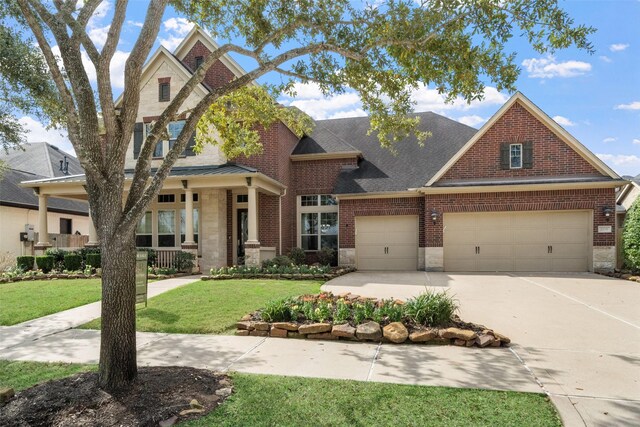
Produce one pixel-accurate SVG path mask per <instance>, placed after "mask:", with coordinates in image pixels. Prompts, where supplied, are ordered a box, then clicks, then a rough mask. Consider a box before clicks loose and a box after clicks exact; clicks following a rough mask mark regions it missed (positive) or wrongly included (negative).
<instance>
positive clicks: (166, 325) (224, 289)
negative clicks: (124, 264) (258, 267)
mask: <svg viewBox="0 0 640 427" xmlns="http://www.w3.org/2000/svg"><path fill="white" fill-rule="evenodd" d="M321 285H322V282H321V281H305V280H302V281H295V280H218V281H199V282H195V283H191V284H189V285H186V286H182V287H180V288H177V289H174V290H171V291H169V292H165V293H163V294H161V295H158V296H157V297H154V298H151V299H150V300H149V303H148V306H147V307H146V308H139V309H138V311H137V317H136V324H137V330H138V331H143V332H168V333H182V334H232V333H233V332H234V331H235V325H236V322H237V321H238V320H239V319H240V318H241V317H242V316H244V315H245V314H247V313H249V312H252V311H254V310H257V309H259V308H261V307H264V305H265V303H267V302H268V301H271V300H274V299H279V298H285V297H289V296H296V295H302V294H315V293H318V292H320V286H321ZM80 327H81V328H83V329H100V319H95V320H93V321H91V322H89V323H86V324H84V325H82V326H80Z"/></svg>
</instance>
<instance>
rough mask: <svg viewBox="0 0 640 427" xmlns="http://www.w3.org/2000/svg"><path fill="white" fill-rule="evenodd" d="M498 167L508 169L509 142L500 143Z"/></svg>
mask: <svg viewBox="0 0 640 427" xmlns="http://www.w3.org/2000/svg"><path fill="white" fill-rule="evenodd" d="M500 168H501V169H509V144H507V143H504V144H502V145H500Z"/></svg>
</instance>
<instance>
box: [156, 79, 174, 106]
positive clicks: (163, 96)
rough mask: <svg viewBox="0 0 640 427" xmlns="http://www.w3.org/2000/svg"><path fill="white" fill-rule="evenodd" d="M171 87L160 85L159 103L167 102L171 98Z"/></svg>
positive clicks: (164, 84)
mask: <svg viewBox="0 0 640 427" xmlns="http://www.w3.org/2000/svg"><path fill="white" fill-rule="evenodd" d="M170 88H171V86H170V85H169V83H160V84H159V85H158V101H160V102H166V101H169V99H170V98H171V89H170Z"/></svg>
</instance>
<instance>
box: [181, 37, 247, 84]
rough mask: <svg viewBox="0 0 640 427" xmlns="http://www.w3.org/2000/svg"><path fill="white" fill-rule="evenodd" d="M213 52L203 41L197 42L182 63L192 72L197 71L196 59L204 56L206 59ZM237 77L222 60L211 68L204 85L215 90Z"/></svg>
mask: <svg viewBox="0 0 640 427" xmlns="http://www.w3.org/2000/svg"><path fill="white" fill-rule="evenodd" d="M210 53H211V52H210V51H209V49H207V47H206V46H205V45H204V44H202V42H201V41H199V40H198V41H197V42H196V43H195V44H194V45H193V47H192V48H191V50H190V51H189V52H187V54H186V55H185V57H184V58H182V63H183V64H184V65H186V66H187V68H189V69H190V70H191V71H195V70H196V57H197V56H202V57H203V58H206V57H207V56H209V54H210ZM234 78H235V75H234V74H233V73H232V72H231V70H229V69H228V68H227V67H226V66H225V65H224V64H223V63H222V62H221V61H220V60H217V61H216V62H214V63H213V65H212V66H211V68H209V70H208V71H207V74H206V75H205V77H204V83H205V84H206V85H207V86H209V87H210V88H212V89H214V88H217V87H220V86H222V85H224V84H225V83H228V82H229V81H231V80H233V79H234Z"/></svg>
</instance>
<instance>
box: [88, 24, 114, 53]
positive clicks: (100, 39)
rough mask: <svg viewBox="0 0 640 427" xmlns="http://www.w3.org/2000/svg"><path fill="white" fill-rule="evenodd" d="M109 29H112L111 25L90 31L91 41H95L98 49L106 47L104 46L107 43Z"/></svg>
mask: <svg viewBox="0 0 640 427" xmlns="http://www.w3.org/2000/svg"><path fill="white" fill-rule="evenodd" d="M109 28H111V25H107V26H105V27H95V28H91V29H89V31H88V33H89V38H90V39H91V41H93V43H94V44H95V45H96V47H97V48H98V49H102V46H104V44H105V43H106V42H107V36H108V35H109Z"/></svg>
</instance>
